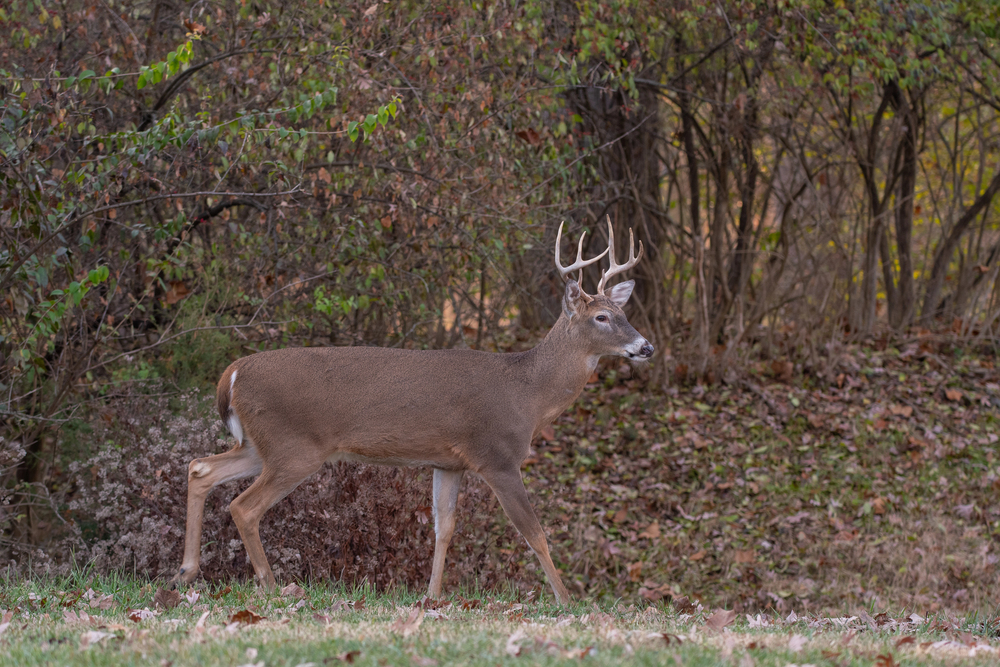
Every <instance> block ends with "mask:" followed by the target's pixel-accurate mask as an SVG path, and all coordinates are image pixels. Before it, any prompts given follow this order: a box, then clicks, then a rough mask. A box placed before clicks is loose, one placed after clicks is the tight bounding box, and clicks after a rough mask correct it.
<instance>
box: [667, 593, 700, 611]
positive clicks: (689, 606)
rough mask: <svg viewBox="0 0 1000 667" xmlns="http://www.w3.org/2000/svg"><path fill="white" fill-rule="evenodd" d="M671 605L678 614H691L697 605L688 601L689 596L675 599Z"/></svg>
mask: <svg viewBox="0 0 1000 667" xmlns="http://www.w3.org/2000/svg"><path fill="white" fill-rule="evenodd" d="M671 605H672V606H673V608H674V611H676V612H677V613H678V614H690V613H691V612H693V611H694V610H695V608H696V607H695V604H694V603H693V602H691V601H690V600H689V599H688V596H686V595H685V596H683V597H679V598H676V599H674V600H673V601H672V602H671Z"/></svg>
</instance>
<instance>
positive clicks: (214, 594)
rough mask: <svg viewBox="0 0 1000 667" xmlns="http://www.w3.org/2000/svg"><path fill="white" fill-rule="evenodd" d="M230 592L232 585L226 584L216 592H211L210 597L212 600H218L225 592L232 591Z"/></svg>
mask: <svg viewBox="0 0 1000 667" xmlns="http://www.w3.org/2000/svg"><path fill="white" fill-rule="evenodd" d="M232 592H233V587H232V586H226V587H225V588H223V589H222V590H221V591H219V592H218V593H212V599H213V600H218V599H219V598H221V597H222V596H223V595H225V594H226V593H232Z"/></svg>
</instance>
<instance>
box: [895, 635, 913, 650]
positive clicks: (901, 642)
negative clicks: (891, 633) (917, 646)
mask: <svg viewBox="0 0 1000 667" xmlns="http://www.w3.org/2000/svg"><path fill="white" fill-rule="evenodd" d="M916 641H917V638H916V637H914V636H913V635H908V636H906V637H900V638H899V641H897V642H896V648H899V647H900V646H903V645H905V644H914V643H916Z"/></svg>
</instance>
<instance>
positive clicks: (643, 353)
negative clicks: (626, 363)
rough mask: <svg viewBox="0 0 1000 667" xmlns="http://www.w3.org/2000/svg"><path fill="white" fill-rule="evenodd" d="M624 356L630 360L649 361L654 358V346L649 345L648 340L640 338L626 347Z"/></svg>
mask: <svg viewBox="0 0 1000 667" xmlns="http://www.w3.org/2000/svg"><path fill="white" fill-rule="evenodd" d="M623 356H625V357H627V358H629V359H649V358H650V357H651V356H653V346H652V345H650V344H649V341H648V340H646V339H645V338H643V337H642V336H639V338H637V339H635V340H634V341H632V342H631V343H629V344H628V345H626V346H625V354H624V355H623Z"/></svg>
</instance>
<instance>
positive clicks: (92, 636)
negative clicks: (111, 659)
mask: <svg viewBox="0 0 1000 667" xmlns="http://www.w3.org/2000/svg"><path fill="white" fill-rule="evenodd" d="M114 636H115V635H114V633H112V632H102V631H101V630H88V631H87V632H84V633H83V634H82V635H80V648H82V649H83V648H89V647H90V646H91V645H93V644H96V643H98V642H100V641H101V640H102V639H107V638H108V637H114Z"/></svg>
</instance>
